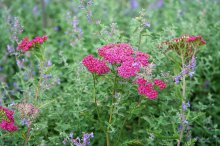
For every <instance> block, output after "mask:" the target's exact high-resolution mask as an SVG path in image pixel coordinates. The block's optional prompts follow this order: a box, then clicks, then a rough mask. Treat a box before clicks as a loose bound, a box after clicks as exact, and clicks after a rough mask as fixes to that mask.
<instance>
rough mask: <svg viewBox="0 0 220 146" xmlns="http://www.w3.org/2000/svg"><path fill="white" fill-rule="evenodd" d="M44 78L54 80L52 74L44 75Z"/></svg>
mask: <svg viewBox="0 0 220 146" xmlns="http://www.w3.org/2000/svg"><path fill="white" fill-rule="evenodd" d="M43 78H44V79H50V78H52V75H51V74H43Z"/></svg>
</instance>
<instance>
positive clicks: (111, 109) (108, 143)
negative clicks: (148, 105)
mask: <svg viewBox="0 0 220 146" xmlns="http://www.w3.org/2000/svg"><path fill="white" fill-rule="evenodd" d="M116 84H117V75H116V74H115V79H114V85H113V91H112V103H111V107H110V110H109V120H108V123H109V124H111V123H112V116H113V112H114V108H115V104H114V98H115V93H116ZM106 142H107V143H106V144H107V146H110V135H109V126H108V127H107V137H106Z"/></svg>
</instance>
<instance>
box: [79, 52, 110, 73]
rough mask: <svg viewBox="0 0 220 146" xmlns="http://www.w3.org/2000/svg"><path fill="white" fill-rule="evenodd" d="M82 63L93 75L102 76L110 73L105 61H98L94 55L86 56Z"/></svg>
mask: <svg viewBox="0 0 220 146" xmlns="http://www.w3.org/2000/svg"><path fill="white" fill-rule="evenodd" d="M82 63H83V65H84V66H85V67H86V68H87V69H88V70H89V71H90V72H91V73H96V74H98V75H102V74H105V73H108V72H109V71H110V69H109V67H108V66H107V65H106V62H105V61H104V60H98V59H97V58H95V57H94V56H93V55H88V56H86V57H85V58H84V59H83V61H82Z"/></svg>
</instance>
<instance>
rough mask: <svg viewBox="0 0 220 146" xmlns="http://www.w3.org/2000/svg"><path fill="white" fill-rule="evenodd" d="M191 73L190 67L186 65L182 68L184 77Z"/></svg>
mask: <svg viewBox="0 0 220 146" xmlns="http://www.w3.org/2000/svg"><path fill="white" fill-rule="evenodd" d="M189 71H190V66H189V65H185V66H184V67H182V72H181V73H182V75H187V74H188V73H189Z"/></svg>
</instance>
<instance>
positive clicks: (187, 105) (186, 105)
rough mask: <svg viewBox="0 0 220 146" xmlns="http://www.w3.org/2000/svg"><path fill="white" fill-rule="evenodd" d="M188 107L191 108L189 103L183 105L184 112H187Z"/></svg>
mask: <svg viewBox="0 0 220 146" xmlns="http://www.w3.org/2000/svg"><path fill="white" fill-rule="evenodd" d="M188 107H190V103H189V101H188V102H187V103H185V102H184V103H182V108H183V110H184V111H186V110H187V108H188Z"/></svg>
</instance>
